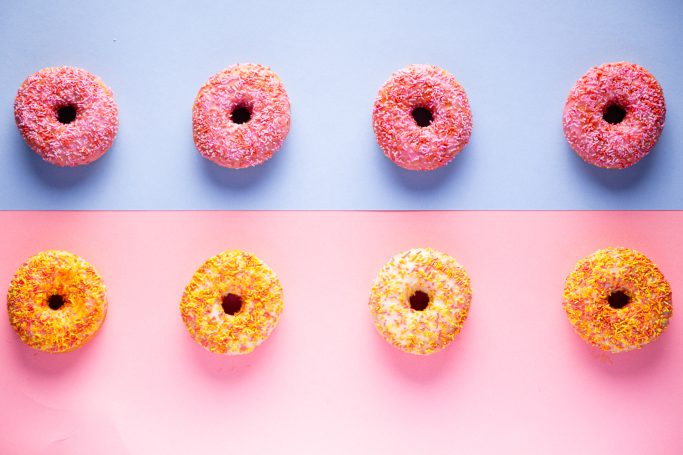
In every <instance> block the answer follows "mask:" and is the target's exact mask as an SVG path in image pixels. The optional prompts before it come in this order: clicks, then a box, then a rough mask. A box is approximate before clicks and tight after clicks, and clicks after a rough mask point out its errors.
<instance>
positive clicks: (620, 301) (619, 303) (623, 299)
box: [607, 290, 631, 310]
mask: <svg viewBox="0 0 683 455" xmlns="http://www.w3.org/2000/svg"><path fill="white" fill-rule="evenodd" d="M607 303H608V304H609V306H610V307H612V308H614V309H615V310H618V309H620V308H624V307H625V306H626V305H628V304H629V303H631V297H630V296H629V295H628V294H627V293H626V292H624V291H622V290H616V291H612V292H611V293H610V295H608V296H607Z"/></svg>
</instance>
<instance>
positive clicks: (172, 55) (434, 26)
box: [0, 0, 683, 209]
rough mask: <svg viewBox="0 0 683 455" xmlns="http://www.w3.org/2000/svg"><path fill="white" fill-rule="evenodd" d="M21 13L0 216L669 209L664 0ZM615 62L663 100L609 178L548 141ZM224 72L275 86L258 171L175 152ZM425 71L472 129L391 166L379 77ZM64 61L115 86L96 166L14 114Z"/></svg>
mask: <svg viewBox="0 0 683 455" xmlns="http://www.w3.org/2000/svg"><path fill="white" fill-rule="evenodd" d="M95 3H96V2H93V1H49V2H48V1H36V0H9V1H8V0H2V4H1V6H0V56H1V57H2V69H1V70H0V209H683V178H682V177H683V153H681V152H682V147H683V145H681V144H683V2H682V1H680V0H659V1H646V0H640V1H637V0H613V1H612V0H610V1H605V0H602V1H595V0H572V1H548V0H527V1H518V2H515V1H507V0H500V1H498V0H478V1H451V2H447V1H430V2H419V1H416V0H410V1H377V2H369V1H364V0H360V1H355V0H353V1H351V0H346V1H328V2H323V1H312V0H309V1H269V2H264V1H251V0H241V1H230V2H228V1H224V2H218V1H197V0H195V1H171V0H164V1H161V0H160V1H148V2H142V1H137V0H126V1H121V0H119V1H116V2H107V3H105V2H99V4H95ZM619 60H629V61H633V62H635V63H638V64H640V65H643V66H645V67H646V68H647V69H649V70H650V71H651V72H652V73H653V74H654V75H655V77H657V78H658V79H659V81H660V83H661V84H662V86H663V88H664V94H665V97H666V100H667V107H668V114H667V120H666V125H665V128H664V133H663V134H662V137H661V139H660V141H659V144H658V145H657V146H656V148H655V149H654V150H653V152H652V153H651V154H650V155H649V156H648V157H646V158H645V159H644V160H643V161H641V162H640V163H639V164H637V165H636V166H634V167H632V168H630V169H628V170H624V171H608V170H601V169H598V168H595V167H592V166H590V165H587V164H584V163H583V161H581V159H579V158H578V157H577V156H576V155H575V154H574V153H573V151H571V149H570V148H569V146H568V145H567V143H566V141H565V139H564V136H563V134H562V125H561V114H562V108H563V106H564V101H565V98H566V96H567V93H568V91H569V89H570V88H571V86H572V85H573V84H574V82H575V81H576V80H577V79H578V78H579V77H580V76H581V75H582V74H583V73H584V72H585V71H586V70H587V69H588V68H589V67H591V66H595V65H598V64H601V63H604V62H610V61H619ZM239 62H256V63H262V64H264V65H267V66H270V67H271V68H273V70H275V71H276V72H277V73H278V74H279V75H280V77H281V78H282V79H283V81H284V83H285V87H286V89H287V91H288V93H289V96H290V100H291V103H292V128H291V131H290V134H289V136H288V138H287V140H286V142H285V145H284V147H283V148H282V149H281V150H280V151H279V152H278V153H277V154H276V155H275V157H274V158H273V159H271V160H270V161H268V162H267V163H266V164H265V165H263V166H260V167H257V168H251V169H247V170H228V169H223V168H220V167H218V166H216V165H214V164H212V163H211V162H209V161H207V160H205V159H203V158H202V157H201V156H200V155H199V153H198V152H197V151H196V149H195V147H194V144H193V141H192V130H191V108H192V103H193V101H194V97H195V95H196V93H197V90H198V89H199V87H200V86H201V85H202V84H203V83H204V82H205V81H206V80H207V79H208V77H209V76H211V75H212V74H214V73H216V72H218V71H219V70H221V69H223V68H225V67H227V66H229V65H231V64H233V63H239ZM409 63H430V64H435V65H438V66H441V67H443V68H445V69H447V70H449V71H450V72H452V73H453V74H454V75H455V76H456V77H457V78H458V79H459V80H460V82H461V83H462V85H463V86H464V87H465V89H466V90H467V93H468V95H469V98H470V103H471V106H472V112H473V118H474V129H473V134H472V138H471V141H470V144H469V145H468V146H467V147H466V148H465V150H464V151H463V152H462V153H461V154H460V155H459V156H458V157H457V158H456V159H455V160H454V161H453V162H452V163H451V164H450V165H448V166H447V167H445V168H442V169H440V170H438V171H434V172H430V173H416V172H411V171H405V170H402V169H400V168H398V167H397V166H395V165H394V164H393V163H391V162H390V161H389V160H387V159H386V158H385V157H384V155H383V154H382V152H381V150H380V149H379V147H378V146H377V144H376V142H375V138H374V134H373V131H372V126H371V111H372V103H373V100H374V98H375V95H376V93H377V90H378V89H379V87H380V86H381V84H382V83H384V81H385V80H386V79H387V78H388V77H389V75H390V74H391V73H392V72H394V71H395V70H397V69H399V68H401V67H403V66H405V65H407V64H409ZM58 65H71V66H78V67H82V68H85V69H87V70H89V71H91V72H93V73H95V74H97V75H99V76H100V77H101V78H102V79H103V80H104V81H105V83H106V84H107V85H109V87H111V88H112V89H113V91H114V94H115V98H116V101H117V103H118V105H119V109H120V128H119V134H118V136H117V139H116V141H115V145H114V146H113V148H112V149H110V151H109V152H108V153H107V154H106V155H105V156H104V157H103V158H101V159H100V160H99V161H97V162H96V163H94V164H92V165H90V166H87V167H80V168H74V169H63V168H56V167H53V166H51V165H49V164H47V163H44V162H43V161H42V160H41V159H40V158H39V157H38V156H37V155H35V154H34V153H33V152H31V151H30V150H29V149H28V148H27V146H26V145H25V144H24V142H23V140H22V138H21V136H20V135H19V133H18V131H17V129H16V127H15V124H14V117H13V101H14V96H15V94H16V91H17V89H18V87H19V85H20V84H21V82H22V81H23V80H24V78H25V77H26V76H27V75H29V74H30V73H32V72H34V71H37V70H39V69H41V68H43V67H46V66H58Z"/></svg>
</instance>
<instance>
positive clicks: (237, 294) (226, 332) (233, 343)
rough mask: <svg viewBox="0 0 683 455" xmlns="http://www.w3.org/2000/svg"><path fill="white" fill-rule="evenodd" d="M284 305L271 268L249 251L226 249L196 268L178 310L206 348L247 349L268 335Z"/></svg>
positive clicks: (223, 350)
mask: <svg viewBox="0 0 683 455" xmlns="http://www.w3.org/2000/svg"><path fill="white" fill-rule="evenodd" d="M282 306H283V294H282V286H281V285H280V280H278V278H277V275H276V274H275V272H273V270H271V268H270V267H268V265H266V264H265V263H264V262H263V261H261V260H260V259H259V258H257V257H256V256H254V255H253V254H250V253H245V252H244V251H239V250H230V251H225V252H223V253H220V254H218V255H216V256H214V257H212V258H210V259H209V260H207V261H206V262H205V263H204V264H202V266H201V267H199V269H197V271H196V272H195V274H194V276H193V277H192V279H191V280H190V283H189V284H188V285H187V287H186V288H185V292H184V294H183V297H182V300H181V301H180V314H181V316H182V319H183V322H184V323H185V326H187V330H188V331H189V332H190V335H192V337H193V338H194V339H195V341H196V342H197V343H199V344H200V345H201V346H203V347H204V348H206V349H208V350H209V351H211V352H215V353H218V354H232V355H234V354H248V353H250V352H252V351H253V350H254V349H255V348H256V347H257V346H258V345H260V344H261V343H263V341H265V340H266V339H267V338H268V336H270V333H271V332H272V331H273V329H274V328H275V326H276V325H277V322H278V319H279V318H280V313H282Z"/></svg>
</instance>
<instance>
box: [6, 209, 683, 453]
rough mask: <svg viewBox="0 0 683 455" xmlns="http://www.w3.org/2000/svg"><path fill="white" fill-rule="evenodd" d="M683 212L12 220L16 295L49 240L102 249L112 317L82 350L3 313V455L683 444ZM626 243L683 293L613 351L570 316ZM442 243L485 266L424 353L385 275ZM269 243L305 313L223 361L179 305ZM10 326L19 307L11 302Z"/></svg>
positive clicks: (294, 313) (86, 250)
mask: <svg viewBox="0 0 683 455" xmlns="http://www.w3.org/2000/svg"><path fill="white" fill-rule="evenodd" d="M682 223H683V213H681V212H675V213H668V212H535V213H529V212H526V213H520V212H424V213H374V212H368V213H363V212H354V213H349V212H257V213H255V212H239V213H229V212H144V213H132V212H43V213H41V212H32V213H27V212H23V213H17V212H4V213H0V225H2V226H3V227H4V234H3V235H2V236H0V251H2V261H0V295H5V293H6V286H7V283H9V281H10V279H11V277H12V275H13V273H14V270H15V269H16V268H17V267H18V266H19V265H21V263H22V262H23V261H24V260H25V259H26V258H27V257H28V256H30V255H32V254H34V253H36V252H37V251H39V250H42V249H48V248H63V249H68V250H70V251H72V252H74V253H76V254H79V255H81V256H82V257H84V258H86V259H87V260H88V261H90V262H91V263H92V264H93V265H94V266H95V267H96V268H97V269H98V271H99V272H100V274H101V275H102V277H103V278H104V281H105V284H106V285H107V288H108V300H109V312H108V315H107V319H106V321H105V322H104V325H103V326H102V329H101V330H100V332H99V333H98V334H97V336H96V337H95V338H94V339H93V340H92V341H91V342H90V343H89V344H88V345H86V346H84V347H83V348H81V349H79V350H77V351H74V352H71V353H67V354H63V355H50V354H45V353H41V352H38V351H35V350H32V349H30V348H28V347H26V346H25V345H24V344H23V343H21V342H20V341H19V339H18V337H17V335H16V334H15V333H14V332H13V331H12V329H11V327H10V326H9V324H7V323H4V324H0V365H1V367H0V385H2V387H0V448H1V449H2V450H0V452H1V453H3V454H9V455H14V454H22V455H33V454H46V455H47V454H50V455H62V454H64V455H66V454H69V455H74V454H76V455H80V454H95V453H97V454H106V455H108V454H117V455H118V454H153V453H164V454H189V453H192V454H195V453H196V454H204V453H236V454H247V453H248V454H252V453H265V454H290V453H291V454H302V453H318V454H322V453H326V454H327V453H331V454H345V455H346V454H363V453H378V454H379V453H382V454H397V455H398V454H406V455H407V454H411V455H414V454H458V453H466V454H501V453H504V454H517V453H524V454H526V453H542V454H578V453H580V454H587V455H593V454H605V453H614V454H623V455H631V454H633V455H636V454H638V455H642V454H657V455H676V454H681V453H683V433H681V428H683V381H682V380H681V378H683V362H681V358H683V320H682V317H681V316H682V315H683V311H681V310H680V308H679V307H678V306H677V305H678V304H679V303H680V301H677V300H676V299H678V297H679V296H680V290H681V289H682V288H683V240H682V239H681V236H680V226H681V224H682ZM608 245H627V246H630V247H632V248H636V249H638V250H639V251H642V252H643V253H645V254H646V255H648V256H649V257H650V258H652V259H653V260H654V261H656V262H657V264H658V265H659V267H660V269H661V270H662V272H663V273H664V275H666V277H667V278H668V280H669V281H670V283H671V286H672V288H673V291H674V302H675V303H674V312H673V317H672V320H671V324H670V326H669V328H668V329H667V330H666V331H665V332H664V334H663V335H662V336H661V337H660V338H659V339H658V340H657V341H655V342H654V343H652V344H650V345H648V346H647V347H645V348H644V349H642V350H640V351H636V352H630V353H624V354H620V355H610V354H606V353H602V352H601V351H598V350H595V349H593V348H591V347H590V346H588V345H587V344H586V343H585V342H584V341H583V340H581V339H580V338H579V337H578V336H577V335H576V334H575V333H574V331H573V329H572V327H571V325H570V324H569V322H568V320H567V317H566V314H565V312H564V310H563V309H562V305H561V303H562V290H563V286H564V279H565V278H566V276H567V275H568V274H569V273H570V272H571V270H572V269H573V268H574V265H575V264H576V261H577V260H578V259H580V258H581V257H583V256H586V255H588V254H590V253H592V252H593V251H595V250H597V249H599V248H602V247H605V246H608ZM418 246H431V247H433V248H436V249H439V250H441V251H444V252H447V253H449V254H451V255H453V256H454V257H455V258H456V259H457V260H458V261H459V262H460V263H461V264H462V265H463V266H464V267H465V268H466V269H467V271H468V273H469V275H470V277H471V280H472V292H473V300H472V307H471V311H470V314H469V317H468V319H467V321H466V322H465V325H464V327H463V330H462V332H461V333H460V335H459V336H458V338H456V340H455V341H454V342H453V344H452V345H451V347H450V348H449V349H447V350H446V351H443V352H441V353H437V354H435V355H433V356H429V357H417V356H412V355H409V354H404V353H402V352H400V351H398V350H396V349H395V348H393V347H392V346H390V345H388V344H387V343H386V342H385V341H384V340H383V339H382V338H381V336H380V335H379V334H378V333H376V330H375V328H374V326H373V323H372V321H371V317H370V311H369V309H368V306H367V302H368V296H369V292H370V288H371V286H372V282H373V280H374V278H375V276H376V274H377V272H378V271H379V269H380V268H381V266H382V265H383V264H384V262H385V261H387V260H388V259H389V258H390V257H391V256H393V255H394V254H395V253H397V252H399V251H403V250H406V249H408V248H413V247H418ZM228 248H239V249H243V250H246V251H251V252H253V253H255V254H256V255H258V256H259V257H260V258H261V259H263V260H264V261H265V262H266V263H268V264H269V265H270V266H271V267H272V268H273V269H274V270H275V271H276V273H277V274H278V275H279V277H280V280H281V283H282V286H283V289H284V294H285V307H284V311H283V313H282V317H281V319H280V323H279V325H278V326H277V328H276V329H275V331H274V332H273V334H272V336H271V337H270V338H269V339H268V340H267V341H266V342H265V343H264V344H263V345H261V346H260V347H259V348H257V350H256V351H255V352H254V353H253V354H251V355H248V356H243V357H226V356H220V355H215V354H211V353H209V352H208V351H205V350H204V349H203V348H201V347H200V346H199V345H197V344H196V343H195V342H194V341H193V340H192V338H191V337H190V335H189V334H188V333H187V330H186V329H185V326H184V325H183V323H182V321H181V318H180V310H179V303H180V297H181V295H182V292H183V289H184V287H185V285H186V284H187V282H188V281H189V280H190V277H191V276H192V274H193V273H194V271H195V269H196V268H197V267H198V266H199V265H200V264H201V263H202V262H203V261H204V260H205V259H207V258H208V257H210V256H212V255H214V254H216V253H218V252H220V251H223V250H225V249H228ZM0 320H5V321H6V320H7V315H6V309H5V306H4V305H1V306H0Z"/></svg>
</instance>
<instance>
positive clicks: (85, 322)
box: [7, 250, 107, 352]
mask: <svg viewBox="0 0 683 455" xmlns="http://www.w3.org/2000/svg"><path fill="white" fill-rule="evenodd" d="M7 312H8V314H9V320H10V324H11V325H12V327H13V328H14V330H15V331H16V332H17V334H19V337H20V338H21V340H22V341H23V342H24V343H26V344H27V345H29V346H31V347H32V348H35V349H40V350H42V351H47V352H67V351H72V350H74V349H76V348H78V347H80V346H82V345H84V344H85V343H87V342H88V341H89V340H90V339H91V338H92V337H93V336H94V335H95V333H97V330H98V329H99V328H100V326H101V325H102V322H104V318H105V316H106V315H107V300H106V297H105V287H104V283H103V282H102V278H101V277H100V276H99V275H98V274H97V271H96V270H95V268H94V267H93V266H92V265H90V264H89V263H88V262H86V261H85V260H83V259H82V258H80V257H78V256H76V255H75V254H72V253H69V252H67V251H56V250H50V251H43V252H40V253H38V254H36V255H35V256H32V257H30V258H29V259H28V260H27V261H26V263H24V264H23V265H22V266H21V267H19V269H17V271H16V274H15V275H14V278H13V279H12V282H11V283H10V286H9V290H8V292H7Z"/></svg>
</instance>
